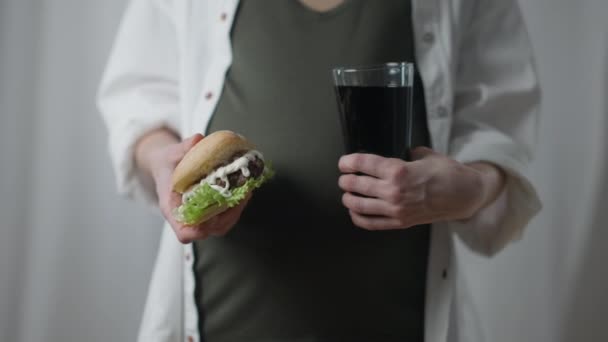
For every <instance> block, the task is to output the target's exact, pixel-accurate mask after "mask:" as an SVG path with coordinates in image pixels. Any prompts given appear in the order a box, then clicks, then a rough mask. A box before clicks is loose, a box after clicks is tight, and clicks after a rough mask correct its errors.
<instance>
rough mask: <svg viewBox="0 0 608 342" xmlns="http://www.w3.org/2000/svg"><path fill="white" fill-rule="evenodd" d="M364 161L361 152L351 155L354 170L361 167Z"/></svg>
mask: <svg viewBox="0 0 608 342" xmlns="http://www.w3.org/2000/svg"><path fill="white" fill-rule="evenodd" d="M364 162H365V158H364V156H363V154H361V153H356V154H353V156H352V158H351V166H352V167H353V168H354V169H356V170H359V169H361V166H362V165H363V163H364Z"/></svg>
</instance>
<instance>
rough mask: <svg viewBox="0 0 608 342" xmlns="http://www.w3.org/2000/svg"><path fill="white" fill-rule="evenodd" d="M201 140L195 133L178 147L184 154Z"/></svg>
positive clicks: (201, 136) (200, 136) (198, 134)
mask: <svg viewBox="0 0 608 342" xmlns="http://www.w3.org/2000/svg"><path fill="white" fill-rule="evenodd" d="M201 140H203V135H202V134H200V133H196V134H194V135H193V136H191V137H189V138H188V139H186V140H184V141H182V142H181V143H180V146H181V148H182V151H183V152H184V153H186V152H188V151H189V150H190V149H191V148H192V147H194V145H196V144H197V143H198V142H199V141H201Z"/></svg>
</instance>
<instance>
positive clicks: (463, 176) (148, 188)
mask: <svg viewBox="0 0 608 342" xmlns="http://www.w3.org/2000/svg"><path fill="white" fill-rule="evenodd" d="M391 61H415V63H416V66H417V68H418V72H419V74H420V80H418V82H417V85H416V87H417V90H418V91H416V94H417V95H416V99H415V101H414V102H415V104H414V107H415V122H416V125H415V132H414V142H415V144H416V145H418V146H420V147H418V148H416V149H414V150H413V151H412V157H413V159H414V161H412V162H405V161H403V160H399V159H391V158H384V157H380V156H376V155H370V154H351V155H346V156H341V154H342V149H341V135H340V134H341V133H340V128H339V126H338V122H337V120H336V116H337V108H336V105H335V99H334V94H333V90H332V84H331V79H330V74H329V70H330V69H331V67H333V66H337V65H368V64H378V63H385V62H391ZM538 102H539V89H538V83H537V77H536V74H535V70H534V64H533V58H532V53H531V48H530V45H529V41H528V37H527V33H526V30H525V27H524V24H523V21H522V18H521V15H520V12H519V9H518V7H517V6H516V4H515V3H514V1H504V0H492V1H479V0H452V1H420V0H411V1H404V0H399V1H397V0H395V1H382V2H380V1H365V0H331V1H322V0H299V1H298V0H290V1H285V0H272V1H265V2H255V1H251V0H250V1H242V2H241V3H238V1H236V0H226V1H210V0H207V1H189V0H133V1H132V2H131V4H130V6H129V8H128V10H127V12H126V16H125V19H124V21H123V24H122V26H121V29H120V32H119V34H118V38H117V41H116V45H115V47H114V50H113V53H112V55H111V58H110V61H109V65H108V68H107V70H106V74H105V76H104V80H103V82H102V85H101V89H100V94H99V104H100V108H101V111H102V113H103V116H104V118H105V119H106V122H107V124H108V127H109V132H110V145H111V153H112V157H113V161H114V166H115V171H116V174H117V175H118V186H119V190H120V191H121V192H122V193H125V194H129V195H132V196H138V197H140V198H143V199H146V200H147V201H149V202H150V203H153V204H158V206H159V208H160V210H161V212H162V213H163V215H164V217H165V218H166V220H167V224H166V226H165V230H164V233H163V236H162V241H161V246H160V251H159V256H158V259H157V263H156V266H155V271H154V274H153V276H152V282H151V285H150V289H149V294H148V301H147V305H146V309H145V313H144V317H143V321H142V326H141V331H140V340H141V341H184V340H185V341H199V340H205V341H208V342H215V341H317V340H322V341H342V340H348V341H363V340H365V341H423V340H424V341H446V340H448V338H449V339H450V340H462V341H478V340H482V338H483V337H482V336H480V335H479V334H476V333H475V331H476V330H479V329H477V327H475V326H473V325H471V324H469V325H468V326H464V327H463V326H462V325H463V324H464V322H470V321H471V320H470V315H469V312H470V303H468V302H466V301H464V300H463V298H461V297H457V296H455V295H453V293H454V291H453V290H454V286H455V273H456V270H455V269H454V265H453V264H452V263H451V257H452V235H454V233H455V234H457V235H459V236H460V237H461V238H462V239H463V240H464V241H465V242H466V243H467V244H468V245H469V246H470V247H471V248H472V249H474V250H476V251H478V252H480V253H483V254H486V255H492V254H494V253H496V252H498V251H499V250H500V249H502V248H503V247H504V246H505V245H506V244H507V243H508V242H509V241H511V240H513V239H514V238H517V237H518V236H520V234H521V232H522V230H523V228H524V227H525V226H526V224H527V222H528V221H529V220H530V219H531V218H532V217H533V216H534V215H535V214H536V213H537V212H538V211H539V210H540V203H539V200H538V197H537V195H536V192H535V190H534V188H533V186H532V185H531V184H530V182H529V180H528V178H527V177H526V173H525V169H526V166H527V164H528V163H529V160H530V158H531V151H532V145H533V140H534V135H535V131H536V122H537V108H538ZM219 129H231V130H234V131H237V132H239V133H243V134H244V135H245V136H247V137H248V138H249V139H250V140H252V141H253V142H255V143H256V145H257V146H258V147H259V149H260V150H261V151H263V152H264V153H265V155H266V157H267V158H268V159H270V160H272V161H273V163H274V165H275V169H276V172H277V177H276V179H275V180H274V181H273V182H271V183H269V184H268V185H266V186H264V187H263V188H262V189H260V190H259V191H258V192H256V193H255V194H254V196H253V197H252V198H251V199H250V201H249V203H244V204H243V205H241V206H239V207H236V208H233V209H232V210H229V211H227V212H225V213H224V214H222V215H220V216H218V217H216V218H215V219H213V220H211V221H208V222H206V223H204V224H202V225H200V226H198V227H195V228H190V227H183V226H181V225H180V224H179V223H177V222H175V221H174V220H173V218H172V217H171V211H172V209H173V208H175V207H176V206H177V205H179V204H180V199H179V196H178V195H177V194H175V193H172V192H171V188H170V183H169V178H170V175H171V172H172V171H173V168H174V167H175V165H176V164H177V163H178V162H179V160H180V159H181V157H182V156H183V155H184V153H185V152H186V151H187V150H188V149H189V148H190V147H191V146H193V145H194V144H195V143H196V142H198V141H199V140H200V139H203V137H202V136H201V135H200V134H195V133H197V132H212V131H215V130H219ZM182 139H183V140H182ZM431 147H432V149H431ZM179 242H181V243H182V244H180V243H179Z"/></svg>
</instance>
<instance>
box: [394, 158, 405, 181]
mask: <svg viewBox="0 0 608 342" xmlns="http://www.w3.org/2000/svg"><path fill="white" fill-rule="evenodd" d="M407 171H408V170H407V166H406V165H405V163H403V162H399V163H397V164H396V165H395V166H393V170H392V177H393V179H394V180H400V179H404V178H405V176H406V175H407Z"/></svg>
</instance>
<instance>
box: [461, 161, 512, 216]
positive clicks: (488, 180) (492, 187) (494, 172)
mask: <svg viewBox="0 0 608 342" xmlns="http://www.w3.org/2000/svg"><path fill="white" fill-rule="evenodd" d="M467 165H468V166H469V167H470V168H472V169H473V170H474V171H475V172H476V174H477V177H479V180H478V184H479V185H480V191H479V196H480V198H479V200H478V201H477V205H476V208H475V210H474V211H473V212H474V213H477V212H478V211H479V210H481V209H483V208H485V207H486V206H488V205H489V204H490V203H492V202H494V200H496V198H497V197H498V195H499V194H500V193H501V192H502V190H503V188H504V183H505V174H504V171H502V169H501V168H499V167H498V166H495V165H494V164H490V163H487V162H475V163H470V164H467Z"/></svg>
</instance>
